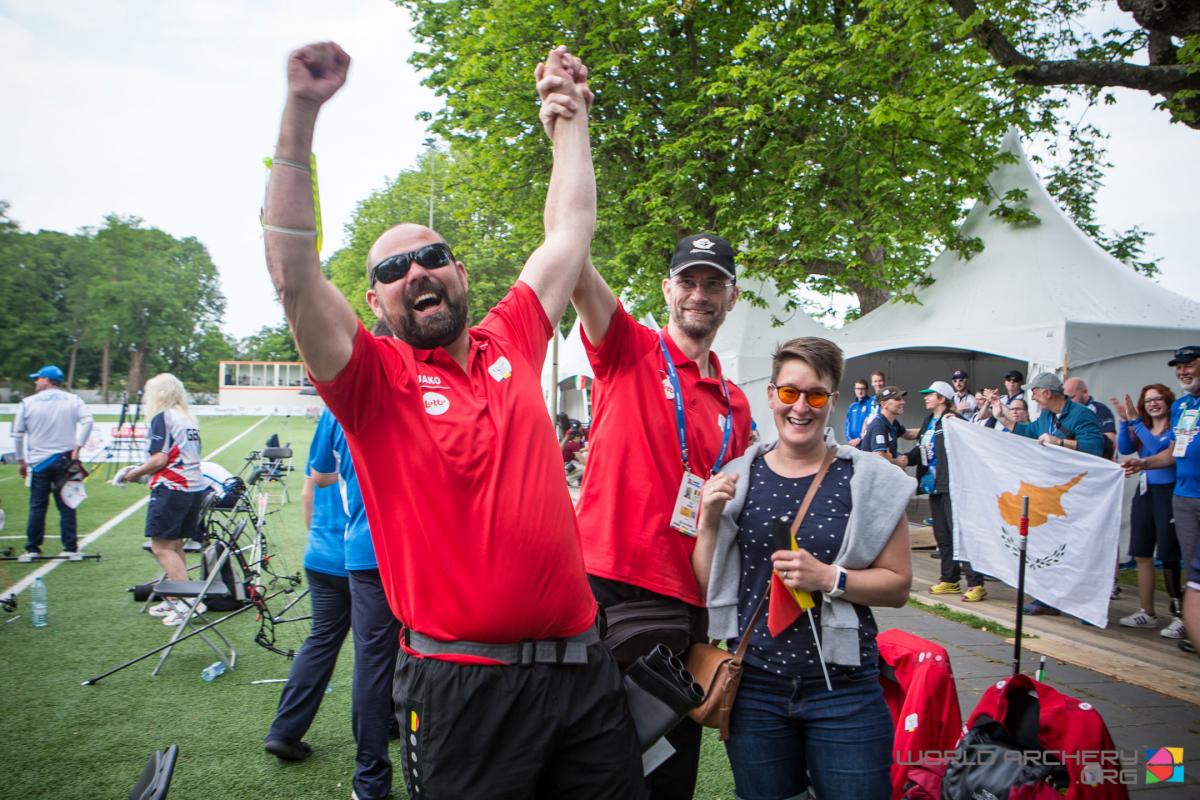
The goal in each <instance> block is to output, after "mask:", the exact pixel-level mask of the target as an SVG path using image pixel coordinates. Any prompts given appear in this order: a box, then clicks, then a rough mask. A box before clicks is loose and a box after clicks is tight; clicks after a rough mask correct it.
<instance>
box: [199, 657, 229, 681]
mask: <svg viewBox="0 0 1200 800" xmlns="http://www.w3.org/2000/svg"><path fill="white" fill-rule="evenodd" d="M224 674H225V662H224V661H214V662H213V663H211V664H209V665H208V666H207V667H205V668H204V670H203V671H202V672H201V673H200V677H201V678H203V679H204V680H205V681H206V682H208V683H212V682H213V681H215V680H216V679H217V678H218V677H220V676H221V675H224Z"/></svg>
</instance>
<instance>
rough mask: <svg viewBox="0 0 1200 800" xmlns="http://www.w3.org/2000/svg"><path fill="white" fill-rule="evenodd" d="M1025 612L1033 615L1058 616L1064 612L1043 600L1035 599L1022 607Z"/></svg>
mask: <svg viewBox="0 0 1200 800" xmlns="http://www.w3.org/2000/svg"><path fill="white" fill-rule="evenodd" d="M1021 611H1023V612H1024V613H1025V614H1028V615H1029V616H1031V617H1043V616H1044V617H1057V616H1059V615H1060V614H1062V612H1061V611H1059V610H1058V609H1057V608H1054V607H1053V606H1048V605H1046V604H1045V603H1043V602H1042V601H1041V600H1034V601H1033V602H1032V603H1026V604H1025V605H1024V606H1023V607H1022V608H1021Z"/></svg>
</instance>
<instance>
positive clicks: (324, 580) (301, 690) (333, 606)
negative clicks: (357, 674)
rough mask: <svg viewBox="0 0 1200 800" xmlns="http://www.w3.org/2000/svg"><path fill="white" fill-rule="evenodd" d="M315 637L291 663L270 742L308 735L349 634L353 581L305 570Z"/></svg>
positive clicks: (270, 732)
mask: <svg viewBox="0 0 1200 800" xmlns="http://www.w3.org/2000/svg"><path fill="white" fill-rule="evenodd" d="M304 572H305V574H306V575H307V577H308V592H309V595H308V596H309V599H310V601H311V602H312V633H310V634H309V635H308V638H307V639H305V640H304V644H303V646H301V648H300V652H299V653H297V654H296V659H295V660H294V661H293V662H292V669H291V672H289V673H288V680H287V683H286V684H285V685H284V687H283V692H282V693H281V694H280V695H279V709H278V710H277V711H276V712H275V721H274V722H272V723H271V729H270V731H268V732H267V736H266V738H267V739H291V740H297V741H298V740H300V739H303V738H304V734H306V733H308V728H309V726H311V725H312V721H313V718H314V717H316V716H317V710H318V709H319V708H320V707H321V701H322V700H323V699H324V698H325V687H326V686H328V685H329V679H330V677H332V676H333V668H334V667H335V666H337V659H338V653H340V652H341V649H342V642H344V641H345V640H346V634H347V633H349V632H350V579H349V578H346V577H338V576H337V575H326V574H325V573H323V572H315V571H314V570H311V569H306V570H305V571H304Z"/></svg>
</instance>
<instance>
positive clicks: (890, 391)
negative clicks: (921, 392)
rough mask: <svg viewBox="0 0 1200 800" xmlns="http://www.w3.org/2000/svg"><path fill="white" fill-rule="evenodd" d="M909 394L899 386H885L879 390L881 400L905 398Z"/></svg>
mask: <svg viewBox="0 0 1200 800" xmlns="http://www.w3.org/2000/svg"><path fill="white" fill-rule="evenodd" d="M906 394H908V392H906V391H904V390H902V389H901V388H900V387H899V386H885V387H883V388H882V389H880V390H879V395H878V397H879V399H880V400H892V399H894V398H897V397H904V395H906Z"/></svg>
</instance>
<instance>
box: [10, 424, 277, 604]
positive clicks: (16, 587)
mask: <svg viewBox="0 0 1200 800" xmlns="http://www.w3.org/2000/svg"><path fill="white" fill-rule="evenodd" d="M269 419H270V417H263V418H262V419H260V420H259V421H258V422H256V423H254V424H253V425H251V426H250V427H249V428H246V430H244V431H242V432H241V433H239V434H238V435H237V436H235V437H233V438H232V439H230V440H229V441H228V442H226V443H225V444H223V445H221V446H220V447H218V448H217V449H216V450H214V451H213V452H211V453H209V454H208V455H207V456H205V459H206V460H207V459H211V458H215V457H216V456H218V455H220V454H221V453H222V452H223V451H224V450H225V449H226V448H227V447H229V446H231V445H232V444H233V443H234V442H236V441H237V440H238V439H241V438H242V437H243V436H245V435H246V434H247V433H249V432H250V431H252V430H254V429H255V428H257V427H258V426H259V425H262V424H263V423H264V422H266V421H267V420H269ZM149 502H150V496H149V495H146V496H145V497H143V498H142V499H141V500H138V501H137V502H136V503H134V504H133V505H131V506H129V507H128V508H126V509H125V510H124V511H121V512H120V513H118V514H117V515H116V516H115V517H113V518H112V519H110V520H109V521H108V522H105V523H104V524H103V525H101V526H100V527H99V528H96V530H94V531H92V532H91V533H89V534H88V535H87V536H85V537H83V538H82V539H80V540H79V545H78V547H79V549H80V550H82V549H83V548H84V547H86V546H87V545H89V544H91V543H92V542H94V541H96V540H97V539H99V538H100V537H101V536H103V535H104V534H106V533H108V532H109V531H111V530H112V529H113V528H115V527H117V526H118V525H120V524H121V523H122V522H124V521H125V520H127V519H129V518H130V517H131V516H133V515H134V514H136V513H137V512H138V511H140V510H141V509H142V508H143V507H144V506H145V505H146V504H147V503H149ZM64 560H65V559H64ZM62 563H63V562H62V561H51V562H49V563H47V564H43V565H42V566H40V567H38V568H37V569H35V570H34V571H33V572H31V573H29V574H28V575H26V576H25V577H24V578H21V580H19V581H17V582H16V583H15V584H13V585H12V586H11V587H9V589H8V591H7V593H6V594H5V595H4V596H5V597H16V596H17V595H18V594H20V593H21V592H23V591H25V590H26V589H28V588H29V587H30V586H32V585H33V580H34V578H40V577H42V576H45V575H49V574H50V573H51V572H53V571H54V570H56V569H57V568H58V567H59V566H60V565H61V564H62Z"/></svg>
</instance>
